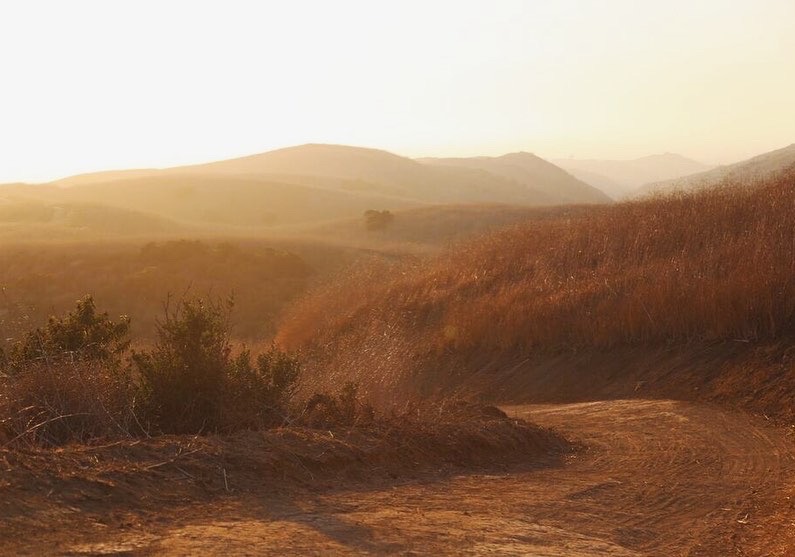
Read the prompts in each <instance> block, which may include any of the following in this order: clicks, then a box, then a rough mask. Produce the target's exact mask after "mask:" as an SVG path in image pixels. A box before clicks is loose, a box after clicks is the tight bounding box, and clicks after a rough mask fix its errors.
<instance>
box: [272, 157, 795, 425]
mask: <svg viewBox="0 0 795 557" xmlns="http://www.w3.org/2000/svg"><path fill="white" fill-rule="evenodd" d="M794 195H795V168H794V169H792V170H790V171H789V172H788V173H786V174H783V175H781V176H776V177H774V178H770V179H769V180H767V181H765V182H764V183H761V184H760V185H759V186H758V187H756V188H725V189H709V190H705V191H700V192H696V193H693V194H690V195H683V196H666V197H659V198H651V199H644V200H637V201H632V202H626V203H620V204H615V205H610V206H600V207H592V208H589V209H588V210H586V211H583V212H581V213H579V214H571V213H570V214H561V215H559V216H558V217H557V218H556V217H554V216H553V218H543V219H529V220H526V221H525V222H523V223H521V224H519V225H517V226H514V227H511V228H507V229H504V230H500V231H497V232H495V233H493V234H487V235H484V236H480V237H476V238H474V239H471V240H469V241H465V242H462V243H460V244H458V245H456V246H454V247H453V248H452V249H451V250H449V251H448V252H444V253H442V254H441V255H440V256H438V257H435V258H426V259H425V260H422V261H418V262H416V263H414V264H406V263H403V262H397V263H396V264H393V265H385V266H383V267H382V268H380V269H375V268H370V269H367V270H366V272H358V273H356V272H351V273H350V275H349V276H347V277H343V278H341V279H340V280H339V281H338V282H337V283H335V284H331V285H326V286H324V287H323V288H321V289H319V290H318V291H317V292H316V293H315V294H313V295H311V296H308V297H306V298H305V299H304V300H303V301H301V302H300V303H299V304H298V305H297V306H296V307H295V308H293V310H292V311H291V312H290V313H289V314H288V315H287V317H286V319H285V321H284V323H283V324H282V326H281V328H280V332H279V337H278V339H279V342H281V343H282V345H283V346H285V347H287V348H290V349H295V350H301V351H302V353H304V354H307V355H309V356H308V357H309V359H310V360H311V361H312V362H313V364H312V366H313V367H312V370H311V382H312V385H313V388H315V389H317V388H320V387H322V386H331V385H333V384H337V385H339V384H343V383H344V382H345V381H356V382H358V383H359V384H360V385H361V386H362V388H363V389H366V390H367V391H368V392H370V393H371V394H372V395H373V396H375V397H378V398H379V400H382V401H387V402H388V400H389V399H390V397H399V396H402V394H408V393H413V394H414V395H417V394H420V395H430V394H436V393H439V394H440V393H447V394H449V393H450V392H451V391H456V390H457V389H463V392H465V393H466V392H476V393H481V394H482V393H486V392H491V393H498V392H499V398H501V399H506V398H511V397H513V396H515V395H517V394H518V393H523V394H522V395H521V396H524V397H526V399H533V397H534V396H537V395H538V393H545V394H544V396H550V397H551V396H555V393H568V395H567V396H569V397H570V398H569V400H571V397H580V396H582V397H584V399H585V400H588V397H593V396H604V395H605V393H608V391H609V394H610V396H638V395H637V394H636V393H637V392H638V389H640V388H641V387H639V386H638V385H639V384H641V385H643V384H645V383H646V382H648V383H649V384H650V385H651V384H652V383H654V384H655V385H657V386H658V387H659V388H660V389H661V390H660V391H658V393H663V392H664V393H665V396H673V395H675V396H687V397H693V396H698V397H701V396H704V397H707V398H709V397H714V398H719V397H721V396H723V397H731V398H732V399H735V400H736V399H738V398H740V399H742V400H743V401H744V403H747V404H748V405H749V407H754V408H756V409H760V408H761V409H764V406H765V405H768V404H769V405H770V407H769V411H771V412H772V411H773V408H775V411H776V412H779V413H781V415H786V416H790V417H791V416H794V415H795V412H793V411H792V407H791V404H790V400H791V397H790V396H787V397H782V396H780V395H781V393H782V392H783V391H782V390H781V389H783V388H784V387H783V385H784V384H786V385H787V386H786V388H787V389H790V390H789V391H787V392H795V367H793V366H792V365H791V363H787V362H790V360H786V359H785V360H784V362H785V363H786V365H787V366H788V367H787V368H786V369H787V370H789V371H786V373H785V372H784V371H782V372H781V374H779V373H778V371H776V372H775V373H772V372H771V366H773V367H775V366H777V365H779V364H778V363H777V362H778V361H779V360H776V359H775V358H778V357H779V356H781V354H782V352H781V350H779V349H782V350H790V352H791V347H792V339H793V338H795V282H793V280H792V277H793V274H794V273H795V244H794V243H793V242H792V241H790V240H791V238H792V230H793V229H794V228H795V211H793V196H794ZM694 223H697V225H695V224H694ZM764 346H767V347H769V349H770V353H771V354H776V356H775V357H774V358H773V359H771V360H770V361H771V362H773V363H772V364H771V363H769V362H768V363H765V362H757V363H752V360H753V359H754V358H756V357H757V356H759V357H762V356H764V355H765V354H767V352H764V351H763V350H762V348H759V349H758V350H757V348H758V347H764ZM351 347H355V348H353V349H352V348H351ZM765 350H767V348H765ZM735 357H738V358H740V359H741V360H742V359H743V358H746V357H747V358H748V360H742V362H741V361H740V360H731V365H728V364H726V362H727V361H728V360H727V359H731V358H735ZM784 357H786V358H788V357H789V356H786V354H784ZM721 358H723V359H721ZM663 360H664V361H665V362H666V363H661V362H662V361H663ZM707 360H709V361H707ZM696 361H697V362H698V363H693V365H689V363H692V362H696ZM724 364H725V365H724ZM735 364H736V365H735ZM782 365H784V364H782ZM755 366H756V367H755ZM765 366H766V367H765ZM672 369H677V370H678V372H677V373H680V375H677V376H676V377H675V378H673V379H672V377H673V376H671V375H665V374H666V373H672V372H671V370H672ZM775 369H778V368H775ZM781 369H782V370H783V369H785V368H781ZM641 370H645V371H643V373H648V374H649V375H647V376H643V375H642V374H641ZM702 370H703V371H702ZM757 370H759V373H758V374H757V375H758V376H755V377H756V378H755V379H753V380H751V379H750V377H751V374H753V373H756V372H757ZM702 374H703V375H702ZM680 380H681V381H680ZM307 381H308V383H307V384H309V382H310V380H309V379H308V380H307ZM685 385H686V386H685ZM680 387H681V388H680ZM694 388H699V389H703V390H702V391H699V392H695V391H694ZM468 389H471V391H470V390H468ZM558 389H559V390H558ZM600 389H602V390H600ZM677 389H680V390H677ZM597 391H598V394H597ZM650 392H651V391H646V390H644V391H643V393H646V394H649V393H650ZM395 393H399V394H395ZM573 393H574V394H573ZM535 400H537V399H535ZM547 400H548V399H547ZM788 419H789V418H788Z"/></svg>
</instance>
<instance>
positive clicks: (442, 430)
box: [0, 407, 571, 550]
mask: <svg viewBox="0 0 795 557" xmlns="http://www.w3.org/2000/svg"><path fill="white" fill-rule="evenodd" d="M434 412H436V413H437V416H436V417H437V419H436V420H435V421H434V420H432V419H431V418H432V414H433V413H434ZM420 414H421V415H420V416H419V417H416V415H415V417H411V416H400V417H399V418H398V417H395V418H390V419H385V420H382V421H378V422H377V423H375V424H373V425H370V426H367V427H357V428H348V429H335V430H330V431H327V430H313V429H305V428H283V429H278V430H272V431H267V432H246V433H241V434H237V435H234V436H230V437H162V438H156V439H146V440H136V441H134V440H124V441H120V442H116V443H112V444H107V445H103V446H70V447H65V448H62V449H57V450H13V451H12V450H0V466H2V468H3V475H2V477H0V540H3V541H4V542H5V541H9V542H17V543H21V542H22V541H23V540H24V539H26V538H25V537H26V535H27V533H29V532H33V531H39V532H41V531H42V530H46V531H48V532H49V531H51V530H52V528H53V526H54V525H56V524H57V527H58V529H59V530H60V531H61V534H59V533H58V532H53V533H52V535H53V537H54V538H55V539H59V537H63V536H64V534H63V533H64V532H68V531H69V530H71V529H73V528H79V529H82V530H85V529H86V528H87V527H88V528H90V527H91V525H97V524H99V525H105V526H111V527H124V525H125V524H135V523H137V521H138V518H137V517H140V516H141V515H153V514H154V515H156V516H163V517H165V516H169V515H172V514H176V515H178V514H179V509H180V508H182V507H184V506H186V505H192V504H195V503H197V502H207V503H209V502H211V501H212V500H214V499H217V498H218V497H225V496H240V495H243V494H263V493H267V494H275V493H283V494H286V493H295V492H296V490H301V489H312V490H315V489H333V488H335V487H336V486H339V485H342V484H343V483H344V484H345V485H347V486H348V487H350V486H351V485H364V484H367V485H373V484H384V483H389V482H391V481H394V480H395V479H396V478H411V477H415V478H416V477H423V476H433V477H439V476H440V475H450V474H455V473H457V472H462V471H466V470H472V469H478V468H479V469H484V468H485V469H504V468H506V467H508V466H511V465H516V464H520V463H521V464H524V465H528V466H530V467H537V466H544V465H550V464H554V463H556V462H557V461H559V460H560V458H561V457H562V456H563V455H564V454H565V453H566V452H569V451H570V449H571V446H570V445H569V444H568V443H567V442H566V441H565V440H563V439H562V438H561V437H560V436H558V435H557V434H555V433H553V432H551V431H549V430H546V429H543V428H540V427H537V426H534V425H531V424H528V423H526V422H523V421H521V420H516V419H512V418H509V417H507V416H506V415H505V414H503V413H502V412H501V411H500V410H498V409H496V408H485V409H483V408H472V407H463V408H457V409H454V410H453V411H450V410H443V409H435V410H434V409H429V408H426V409H424V410H422V411H421V412H420ZM26 543H27V542H26ZM36 543H42V544H44V546H43V547H45V548H49V547H54V546H53V545H52V544H51V543H49V542H47V541H46V539H45V540H44V541H42V540H38V539H37V542H36ZM53 543H55V542H53ZM9 547H10V546H9ZM39 549H40V550H41V549H42V547H41V546H40V547H39Z"/></svg>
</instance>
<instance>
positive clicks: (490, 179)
mask: <svg viewBox="0 0 795 557" xmlns="http://www.w3.org/2000/svg"><path fill="white" fill-rule="evenodd" d="M0 194H2V196H3V198H5V199H6V200H10V199H13V200H15V203H16V205H17V207H19V211H20V213H21V214H23V213H25V211H26V210H27V211H28V212H29V209H24V208H22V207H23V206H25V204H28V205H30V206H34V205H35V206H37V207H39V208H41V207H44V206H51V207H55V206H64V205H88V204H90V205H92V206H96V207H102V206H106V207H108V211H132V212H134V213H136V214H137V213H140V214H147V215H150V216H151V218H153V219H156V220H157V219H160V220H163V219H165V220H167V221H173V223H175V224H181V225H190V226H193V227H197V226H199V227H209V228H210V229H218V228H229V227H232V228H237V229H240V228H249V229H254V228H256V229H261V230H270V229H274V228H278V227H285V226H286V227H290V226H295V225H306V224H312V223H322V222H325V221H334V220H339V219H355V218H361V216H362V214H363V213H364V212H365V211H367V210H370V209H375V210H389V211H396V210H403V209H410V208H419V207H423V206H433V205H467V204H477V205H482V204H509V205H520V206H554V205H565V204H588V203H606V202H609V198H607V196H605V195H603V194H602V193H601V192H599V191H598V190H596V189H594V188H591V187H590V186H588V185H586V184H584V183H582V182H580V181H579V180H577V179H575V178H573V177H572V176H570V175H569V174H567V173H566V172H564V171H563V170H561V169H559V168H557V167H555V166H554V165H552V164H551V163H548V162H546V161H544V160H542V159H540V158H538V157H535V156H534V155H530V154H528V153H514V154H510V155H505V156H502V157H497V158H478V159H426V160H422V161H416V160H412V159H409V158H406V157H401V156H398V155H395V154H392V153H388V152H386V151H381V150H377V149H367V148H360V147H349V146H343V145H321V144H308V145H301V146H297V147H289V148H285V149H277V150H275V151H269V152H266V153H261V154H257V155H251V156H247V157H241V158H236V159H230V160H223V161H217V162H211V163H206V164H199V165H192V166H182V167H175V168H166V169H136V170H119V171H107V172H97V173H91V174H82V175H77V176H71V177H68V178H64V179H62V180H56V181H54V182H51V183H49V184H39V185H24V184H23V185H20V184H9V185H5V186H2V189H0ZM31 204H32V205H31ZM6 216H7V218H12V217H11V210H10V209H8V210H7V211H6ZM126 220H127V221H128V225H127V226H126V227H123V230H125V231H127V232H128V233H130V234H136V233H139V232H140V233H145V232H147V231H152V230H156V229H157V228H158V227H152V226H150V224H149V223H146V222H144V221H141V226H140V227H139V230H136V229H135V226H133V224H134V223H133V222H132V221H131V220H130V219H129V218H128V219H126ZM17 224H18V225H20V226H21V223H17Z"/></svg>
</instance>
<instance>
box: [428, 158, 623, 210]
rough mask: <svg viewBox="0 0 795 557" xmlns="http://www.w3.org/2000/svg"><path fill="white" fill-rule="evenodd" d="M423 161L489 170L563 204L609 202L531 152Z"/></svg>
mask: <svg viewBox="0 0 795 557" xmlns="http://www.w3.org/2000/svg"><path fill="white" fill-rule="evenodd" d="M418 160H419V161H420V162H422V163H424V164H427V165H432V166H439V167H450V168H454V167H456V168H471V169H478V170H482V171H486V172H489V173H491V174H494V175H496V176H500V177H502V178H505V179H507V180H511V181H514V182H516V183H518V184H521V185H523V186H524V187H526V188H529V189H533V190H536V191H539V192H540V193H541V194H542V195H545V196H547V197H549V198H550V199H562V200H563V201H564V203H607V202H609V201H610V198H609V197H608V196H607V195H605V193H604V192H602V191H601V190H599V189H597V188H595V187H593V186H590V185H588V184H586V183H585V182H583V181H581V180H578V179H577V178H575V177H574V176H572V175H571V174H570V173H568V172H566V171H565V170H563V169H562V168H560V167H558V166H555V165H554V164H552V163H550V162H549V161H546V160H544V159H542V158H540V157H538V156H536V155H534V154H532V153H527V152H524V151H522V152H518V153H508V154H506V155H502V156H499V157H470V158H423V159H418Z"/></svg>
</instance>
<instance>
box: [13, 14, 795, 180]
mask: <svg viewBox="0 0 795 557" xmlns="http://www.w3.org/2000/svg"><path fill="white" fill-rule="evenodd" d="M793 25H795V1H793V0H732V1H726V0H687V1H685V0H665V1H646V0H578V1H575V0H555V1H554V2H553V1H550V0H543V1H541V0H538V1H536V0H524V1H521V0H490V1H485V0H484V1H467V0H452V1H450V0H423V1H414V0H400V1H373V0H369V1H350V0H334V1H333V2H331V1H328V0H318V1H307V0H285V1H269V0H262V1H249V2H244V1H234V0H218V1H215V2H205V1H200V0H192V1H180V0H158V1H149V0H132V1H127V0H112V1H111V0H99V1H85V0H71V1H70V2H63V1H62V0H54V1H49V2H47V1H41V0H0V182H10V181H44V180H48V179H54V178H58V177H63V176H67V175H71V174H76V173H81V172H88V171H93V170H104V169H120V168H135V167H163V166H174V165H180V164H190V163H198V162H205V161H211V160H218V159H223V158H230V157H234V156H242V155H247V154H252V153H257V152H262V151H267V150H270V149H274V148H279V147H285V146H289V145H296V144H302V143H341V144H349V145H360V146H369V147H376V148H381V149H386V150H389V151H392V152H396V153H398V154H402V155H406V156H471V155H498V154H502V153H506V152H513V151H530V152H534V153H536V154H537V155H539V156H542V157H545V158H560V157H569V156H573V157H576V158H612V159H615V158H617V159H626V158H635V157H639V156H643V155H647V154H652V153H661V152H678V153H682V154H684V155H686V156H690V157H692V158H695V159H697V160H700V161H702V162H707V163H729V162H734V161H737V160H741V159H744V158H747V157H750V156H753V155H755V154H758V153H762V152H765V151H769V150H772V149H776V148H780V147H784V146H786V145H789V144H791V143H793V142H795V32H793Z"/></svg>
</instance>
